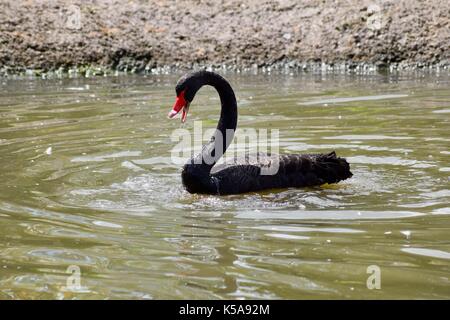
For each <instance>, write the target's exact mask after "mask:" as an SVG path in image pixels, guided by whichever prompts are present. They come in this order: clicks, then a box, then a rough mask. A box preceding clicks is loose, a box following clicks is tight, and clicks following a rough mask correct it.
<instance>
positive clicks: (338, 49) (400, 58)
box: [0, 0, 450, 73]
mask: <svg viewBox="0 0 450 320" xmlns="http://www.w3.org/2000/svg"><path fill="white" fill-rule="evenodd" d="M314 63H319V64H320V63H325V64H329V65H342V64H346V65H347V66H348V65H350V66H351V65H360V64H369V65H374V66H381V67H383V66H390V65H395V66H398V67H403V68H407V67H424V66H440V67H448V66H449V65H450V1H448V0H427V1H419V0H372V1H369V0H302V1H298V0H297V1H295V0H285V1H283V0H280V1H273V0H272V1H268V0H247V1H243V0H242V1H240V0H217V1H213V0H211V1H206V0H197V1H195V0H178V1H168V0H167V1H164V0H159V1H158V0H148V1H143V0H142V1H138V0H134V1H123V0H84V1H81V0H73V1H72V0H62V1H61V0H60V1H57V0H2V1H1V2H0V69H2V70H3V71H4V72H5V70H6V72H8V73H14V72H23V71H24V70H25V69H40V70H44V71H46V70H56V69H59V70H68V69H70V68H72V67H74V66H78V67H80V66H99V67H104V68H109V69H115V70H133V71H137V72H139V71H144V70H151V69H153V68H157V67H162V66H179V67H191V66H192V65H193V64H199V65H223V64H226V65H228V66H234V67H253V68H256V67H263V66H270V65H284V66H290V67H298V66H305V65H310V64H314Z"/></svg>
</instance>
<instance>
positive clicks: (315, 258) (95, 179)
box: [0, 75, 450, 299]
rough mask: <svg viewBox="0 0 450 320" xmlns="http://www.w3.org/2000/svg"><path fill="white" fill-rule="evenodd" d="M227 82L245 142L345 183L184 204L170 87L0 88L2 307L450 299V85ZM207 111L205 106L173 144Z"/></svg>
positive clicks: (62, 83)
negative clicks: (331, 159) (63, 301)
mask: <svg viewBox="0 0 450 320" xmlns="http://www.w3.org/2000/svg"><path fill="white" fill-rule="evenodd" d="M227 77H228V78H229V79H230V80H231V82H232V84H233V86H234V88H235V90H236V93H237V97H238V104H239V107H240V109H239V110H240V118H239V119H240V121H239V126H240V127H241V128H257V129H259V128H269V129H279V136H280V152H281V153H298V152H328V151H331V150H336V152H337V153H338V154H339V155H341V156H344V157H347V159H348V160H349V162H350V163H351V167H352V171H353V173H354V177H353V178H352V179H350V180H347V181H345V182H344V183H341V184H339V185H333V186H324V187H321V188H312V189H305V190H296V189H289V190H278V191H274V190H271V191H267V192H263V193H253V194H245V195H239V196H226V197H219V196H199V195H190V194H188V193H186V192H185V191H183V189H182V187H181V180H180V166H179V165H178V164H174V163H172V162H171V150H172V148H173V146H174V145H175V142H173V141H172V140H171V134H172V132H173V130H174V129H177V128H180V127H181V126H180V122H179V120H173V121H169V120H168V119H167V118H166V114H167V112H168V111H169V109H170V107H171V105H172V103H173V101H174V84H175V82H176V80H177V78H178V76H177V75H160V76H156V75H155V76H148V77H143V76H141V77H138V76H136V77H134V76H133V77H132V76H129V77H126V76H124V77H114V78H95V79H63V80H11V79H10V80H6V79H2V80H0V84H1V85H0V190H1V191H0V298H1V299H9V298H25V299H27V298H35V299H40V298H79V299H92V298H116V299H117V298H132V299H135V298H137V299H140V298H154V299H161V298H177V299H178V298H194V299H196V298H206V299H210V298H211V299H217V298H291V299H298V298H447V299H448V298H450V280H449V276H450V235H449V232H450V216H449V215H450V180H449V173H450V161H449V158H450V148H449V147H450V130H449V128H450V89H449V88H450V80H449V77H448V75H440V76H425V75H416V76H410V77H395V76H383V75H372V76H342V75H341V76H337V75H297V76H288V75H284V76H281V75H279V76H275V75H272V76H268V75H259V76H254V75H253V76H252V75H246V76H239V75H227ZM218 108H219V107H218V98H217V96H216V94H215V93H214V91H213V90H212V89H203V90H202V91H201V92H200V94H199V95H198V96H197V98H196V100H195V101H194V103H193V104H192V107H191V113H190V115H189V119H188V124H187V125H185V126H184V128H185V129H189V130H190V131H192V126H193V123H194V121H199V120H204V121H203V126H204V128H205V129H206V128H212V127H214V125H215V122H216V121H217V119H218ZM371 265H375V266H378V267H379V268H380V272H381V282H380V284H381V289H379V290H377V289H373V290H369V289H368V288H367V285H366V281H367V279H368V277H369V276H370V275H371V274H368V273H367V268H368V267H369V266H371ZM69 266H72V267H71V268H79V270H80V272H81V278H80V280H81V283H80V286H77V285H76V282H75V286H72V287H67V285H68V284H71V283H72V284H73V283H74V282H73V281H74V280H73V279H74V278H73V277H70V278H68V276H69V275H70V274H69V273H67V269H68V268H69ZM73 266H76V267H73ZM71 270H73V269H71ZM74 276H76V274H75V275H74ZM68 279H69V283H68Z"/></svg>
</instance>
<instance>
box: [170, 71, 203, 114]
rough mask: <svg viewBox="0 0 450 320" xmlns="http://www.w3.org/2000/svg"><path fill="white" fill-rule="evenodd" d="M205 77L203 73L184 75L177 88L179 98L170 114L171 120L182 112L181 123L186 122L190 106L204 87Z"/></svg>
mask: <svg viewBox="0 0 450 320" xmlns="http://www.w3.org/2000/svg"><path fill="white" fill-rule="evenodd" d="M203 76H204V74H203V72H192V73H188V74H186V75H184V76H183V77H181V79H180V80H178V83H177V85H176V87H175V92H176V94H177V98H176V100H175V103H174V105H173V107H172V110H171V111H170V112H169V114H168V116H169V118H173V117H175V116H176V115H177V114H178V113H179V112H180V111H182V115H181V122H185V121H186V117H187V114H188V111H189V105H190V104H191V102H192V100H194V96H195V94H196V93H197V91H198V90H199V89H200V87H201V86H202V85H203V84H202V80H203Z"/></svg>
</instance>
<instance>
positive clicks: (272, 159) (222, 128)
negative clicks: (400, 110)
mask: <svg viewBox="0 0 450 320" xmlns="http://www.w3.org/2000/svg"><path fill="white" fill-rule="evenodd" d="M204 85H210V86H213V87H214V88H215V89H216V90H217V92H218V93H219V96H220V101H221V105H222V109H221V112H220V120H219V123H218V125H217V129H216V130H215V133H214V135H213V136H212V138H211V140H210V142H209V143H207V144H205V145H204V146H203V147H202V151H201V152H200V153H199V154H198V155H196V156H194V157H192V158H191V159H190V160H189V161H188V162H187V163H186V164H185V165H184V167H183V171H182V174H181V177H182V180H183V185H184V187H185V188H186V190H187V191H188V192H190V193H203V194H218V195H225V194H238V193H245V192H251V191H259V190H264V189H272V188H289V187H309V186H317V185H321V184H324V183H336V182H339V181H341V180H345V179H347V178H350V177H351V176H352V173H351V172H350V166H349V164H348V163H347V161H346V160H345V159H343V158H338V157H336V153H335V152H334V151H333V152H331V153H328V154H303V155H300V154H289V155H270V154H257V155H256V156H255V157H249V156H246V157H244V158H243V159H237V160H235V161H234V163H233V164H231V165H230V164H226V165H217V166H215V164H216V162H217V161H218V160H219V159H220V157H222V155H223V154H224V153H225V151H226V149H227V148H228V146H229V145H230V143H231V141H232V138H233V136H234V130H235V129H236V126H237V103H236V97H235V95H234V91H233V89H232V88H231V86H230V84H229V83H228V81H227V80H225V79H224V78H223V77H222V76H220V75H218V74H217V73H214V72H209V71H197V72H192V73H188V74H186V75H184V76H183V77H182V78H181V79H180V80H179V81H178V83H177V85H176V89H175V90H176V94H177V98H176V101H175V104H174V106H173V109H172V111H170V112H169V115H168V116H169V118H173V117H174V116H175V115H176V114H178V113H179V112H180V111H182V118H181V121H182V122H184V121H185V120H186V116H187V113H188V111H189V105H190V103H191V102H192V100H193V99H194V96H195V94H196V93H197V91H198V90H199V89H200V88H201V87H202V86H204ZM222 137H224V138H222ZM225 137H226V138H225ZM275 163H276V164H277V166H276V168H277V171H276V172H275V173H274V174H262V172H263V170H264V169H267V168H269V167H270V166H273V165H274V164H275ZM213 167H214V168H213Z"/></svg>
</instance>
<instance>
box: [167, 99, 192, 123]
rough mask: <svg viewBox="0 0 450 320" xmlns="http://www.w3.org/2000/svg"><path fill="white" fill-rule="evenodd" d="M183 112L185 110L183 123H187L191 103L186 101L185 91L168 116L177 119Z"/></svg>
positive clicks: (182, 116) (182, 117)
mask: <svg viewBox="0 0 450 320" xmlns="http://www.w3.org/2000/svg"><path fill="white" fill-rule="evenodd" d="M181 110H183V113H182V115H181V122H185V121H186V117H187V114H188V111H189V103H188V102H187V101H186V99H184V91H181V92H180V94H179V95H178V97H177V99H176V100H175V103H174V105H173V108H172V111H170V112H169V114H168V117H169V118H173V117H175V116H176V115H177V114H178V113H179V112H180V111H181Z"/></svg>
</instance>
